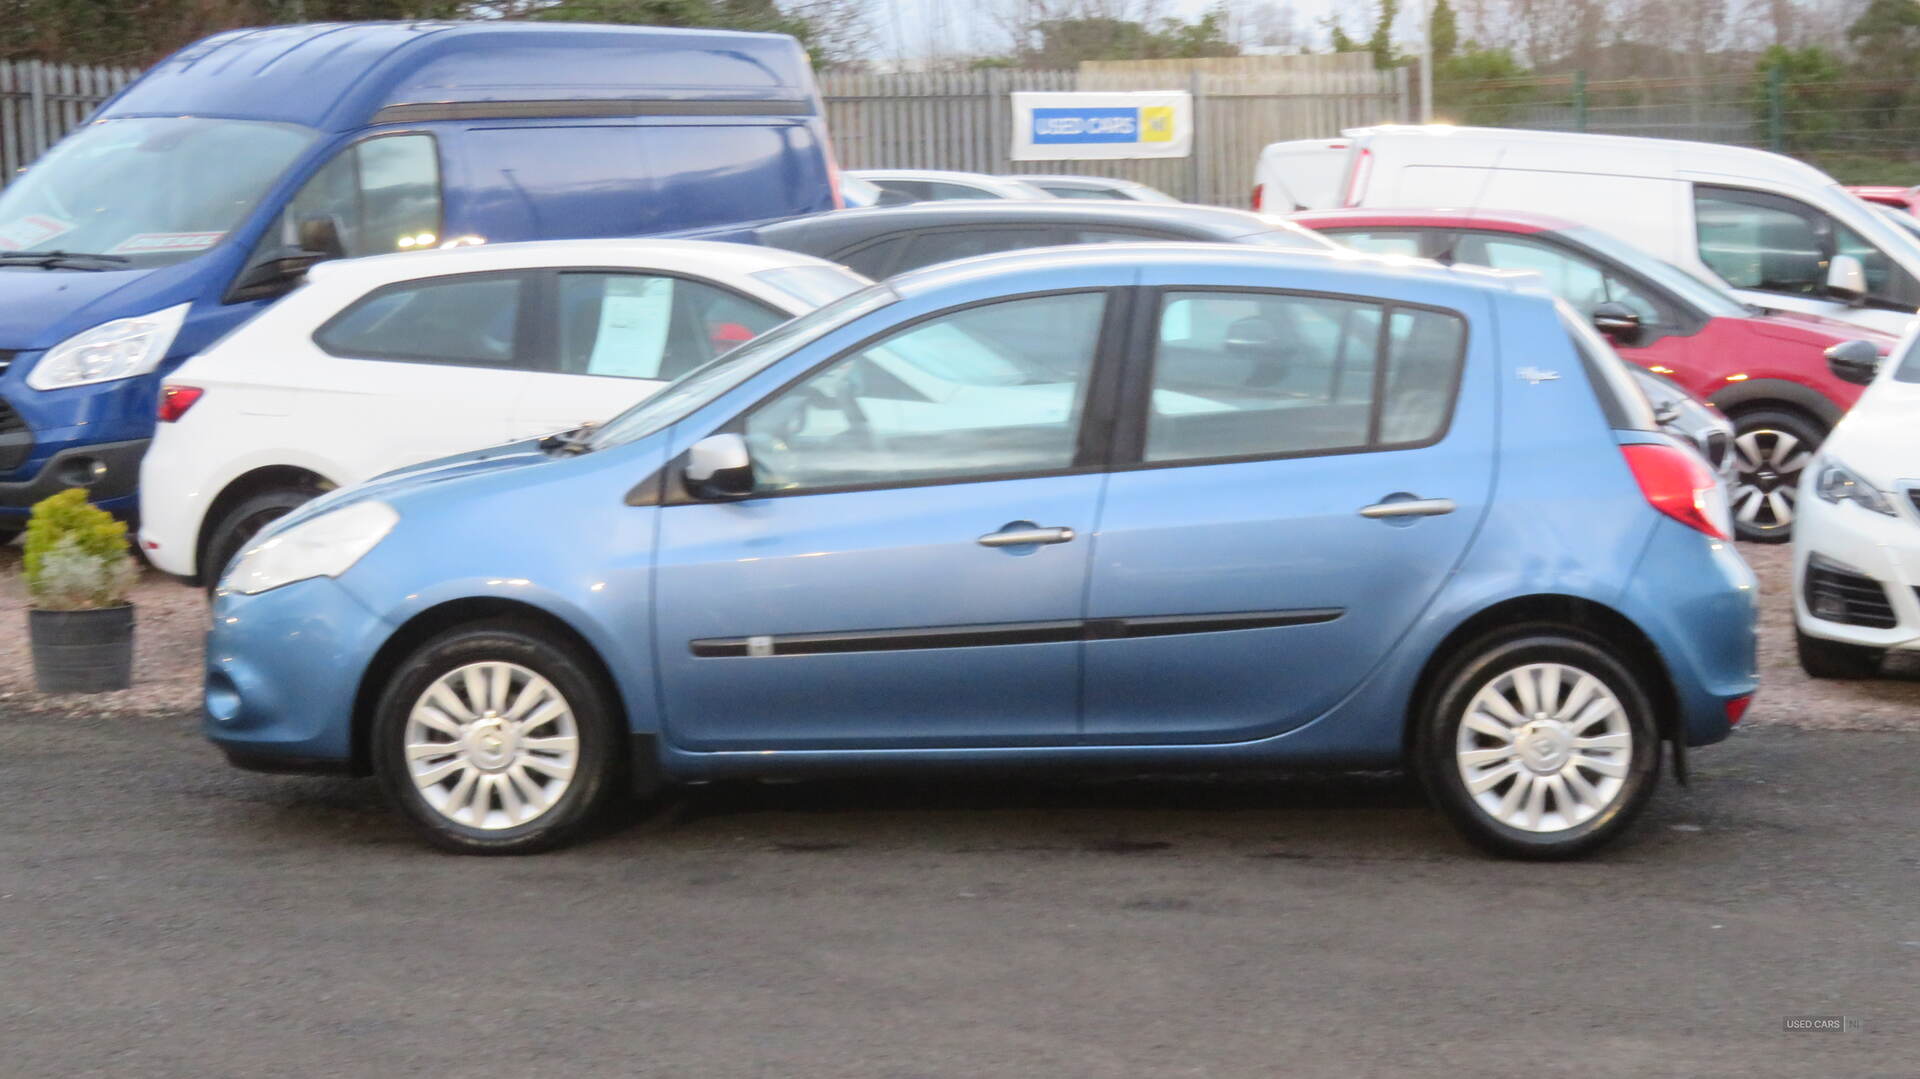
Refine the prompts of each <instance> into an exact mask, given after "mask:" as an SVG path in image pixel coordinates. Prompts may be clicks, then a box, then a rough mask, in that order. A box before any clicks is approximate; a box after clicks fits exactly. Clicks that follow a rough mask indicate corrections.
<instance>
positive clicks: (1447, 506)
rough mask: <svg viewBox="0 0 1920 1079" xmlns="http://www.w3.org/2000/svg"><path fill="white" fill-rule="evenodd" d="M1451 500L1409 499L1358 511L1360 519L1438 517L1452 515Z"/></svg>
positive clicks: (1367, 507)
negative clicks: (1444, 514) (1445, 514)
mask: <svg viewBox="0 0 1920 1079" xmlns="http://www.w3.org/2000/svg"><path fill="white" fill-rule="evenodd" d="M1454 509H1455V507H1454V504H1453V499H1451V498H1409V499H1406V500H1405V501H1402V502H1375V503H1374V504H1373V505H1371V506H1364V507H1362V508H1361V510H1360V516H1362V517H1438V516H1439V515H1441V514H1443V513H1452V512H1453V511H1454Z"/></svg>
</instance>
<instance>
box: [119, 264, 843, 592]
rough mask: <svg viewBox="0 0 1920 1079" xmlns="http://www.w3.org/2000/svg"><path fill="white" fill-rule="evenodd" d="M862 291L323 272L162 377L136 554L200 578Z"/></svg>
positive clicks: (760, 279) (737, 269)
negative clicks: (419, 477) (406, 471)
mask: <svg viewBox="0 0 1920 1079" xmlns="http://www.w3.org/2000/svg"><path fill="white" fill-rule="evenodd" d="M868 284H871V282H869V281H868V280H867V279H866V278H864V277H862V276H860V275H859V274H857V273H854V272H853V271H851V270H848V269H846V268H845V267H842V266H838V265H835V264H833V263H830V262H825V261H822V260H820V259H817V258H813V257H811V256H808V255H802V254H797V253H794V252H791V251H783V250H780V249H778V248H770V247H755V246H749V245H745V244H726V243H706V242H699V241H692V240H564V241H549V242H542V243H517V244H499V245H495V246H480V247H465V248H458V249H452V250H444V251H429V252H412V253H407V254H398V255H383V256H379V257H375V258H365V259H353V260H346V261H339V262H324V263H321V264H320V265H318V266H315V267H314V268H313V270H312V271H311V272H310V273H309V276H308V280H307V282H306V284H305V285H303V286H302V287H301V288H299V289H298V290H296V291H295V292H293V293H292V294H290V295H288V296H287V297H286V298H285V299H283V300H281V301H280V302H279V303H277V304H275V305H274V306H272V307H271V308H269V309H268V310H266V311H265V312H263V313H262V314H261V315H260V316H259V317H258V318H255V319H254V320H252V321H251V322H248V323H247V324H245V325H243V326H242V327H241V328H240V329H238V330H236V331H234V332H233V333H232V334H230V335H228V336H227V337H226V338H224V339H222V340H221V341H219V342H218V343H217V344H215V345H214V346H213V347H212V348H209V349H208V350H207V351H205V352H203V353H201V354H199V355H198V356H195V357H194V358H193V359H191V360H189V361H187V362H186V363H185V364H183V365H181V367H180V368H179V369H178V370H177V371H175V372H174V373H173V374H172V375H171V376H169V377H168V379H167V380H166V383H165V385H164V386H163V388H162V390H161V399H160V420H161V423H160V424H159V429H158V432H157V433H156V435H155V437H154V440H153V445H152V447H151V448H150V449H149V450H148V451H147V455H146V459H145V460H144V461H143V462H142V464H141V470H140V546H141V549H142V550H143V551H144V552H145V553H146V556H147V558H148V559H149V560H151V561H152V562H153V564H154V565H156V566H158V567H159V568H161V569H163V570H165V571H167V572H168V573H172V574H175V575H177V576H180V577H185V578H187V579H189V580H198V579H205V580H209V581H210V580H212V579H215V578H217V576H218V571H219V569H221V568H222V567H224V566H225V565H226V563H227V562H228V561H229V560H230V559H231V558H232V557H233V555H234V554H235V553H237V552H238V551H239V549H240V548H241V546H242V545H243V544H244V543H245V542H246V541H247V540H248V539H249V538H251V537H252V536H253V535H254V533H256V532H258V531H259V530H260V528H261V527H263V526H264V525H266V524H267V522H269V521H271V520H273V519H274V518H276V517H279V516H280V515H282V514H284V513H286V512H287V511H288V510H291V509H293V508H294V507H295V506H298V505H300V504H301V503H302V502H305V501H306V500H308V499H310V498H313V497H314V496H315V495H318V494H320V493H321V492H323V491H326V490H329V489H331V488H333V487H336V486H344V485H346V484H351V483H358V482H359V481H361V480H364V479H368V478H370V477H373V476H377V475H379V474H380V473H383V472H387V471H389V470H391V469H394V468H398V467H401V466H403V465H408V464H413V463H416V462H419V461H425V460H429V459H432V458H435V457H442V456H446V455H448V454H452V453H459V452H461V451H464V450H471V449H477V448H481V447H484V446H487V445H491V444H497V443H503V442H514V441H520V440H524V439H528V438H535V437H539V436H542V435H547V434H552V433H554V432H559V431H565V430H568V429H572V428H578V427H580V426H582V425H583V424H587V423H594V422H598V421H600V420H604V419H606V418H607V417H609V416H612V415H614V414H615V413H617V412H620V411H621V410H622V409H625V408H626V407H627V406H629V405H631V404H633V403H634V402H635V401H638V400H640V399H641V398H643V397H646V396H647V395H648V394H651V393H652V392H653V391H655V390H656V389H658V388H659V387H661V386H662V385H665V383H666V381H667V380H670V379H673V378H675V377H677V376H679V375H680V374H682V373H684V372H686V371H688V370H690V369H692V368H694V367H697V366H699V365H701V364H703V363H705V362H707V361H708V360H710V359H712V358H713V357H715V356H717V355H719V354H720V353H722V352H725V351H727V350H728V349H730V348H732V347H733V346H734V345H736V344H739V343H740V342H742V341H745V340H747V339H749V338H751V337H754V336H756V335H758V334H759V333H761V332H763V331H765V330H767V329H770V328H771V327H773V326H775V325H778V324H779V323H781V322H785V321H786V320H787V319H789V318H791V317H793V316H794V315H797V314H802V313H804V312H807V311H811V310H813V309H814V308H816V307H819V306H821V305H822V304H825V303H827V302H828V301H830V300H833V299H837V298H838V297H840V296H843V295H845V294H847V293H849V292H852V291H854V290H856V289H859V288H863V287H865V286H867V285H868Z"/></svg>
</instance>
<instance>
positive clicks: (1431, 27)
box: [1427, 0, 1460, 65]
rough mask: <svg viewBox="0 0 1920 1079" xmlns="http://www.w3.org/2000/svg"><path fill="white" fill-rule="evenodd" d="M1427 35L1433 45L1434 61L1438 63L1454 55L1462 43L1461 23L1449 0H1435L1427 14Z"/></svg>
mask: <svg viewBox="0 0 1920 1079" xmlns="http://www.w3.org/2000/svg"><path fill="white" fill-rule="evenodd" d="M1427 37H1428V40H1429V41H1431V42H1432V45H1433V62H1434V63H1435V64H1436V65H1438V64H1440V63H1442V62H1443V61H1445V60H1446V59H1447V58H1449V57H1451V56H1452V55H1453V50H1454V49H1456V48H1458V47H1459V45H1460V23H1459V20H1458V18H1457V17H1456V16H1455V15H1454V13H1453V5H1452V4H1449V3H1447V0H1434V5H1433V10H1432V11H1431V12H1430V13H1429V14H1428V15H1427Z"/></svg>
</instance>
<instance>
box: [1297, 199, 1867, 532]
mask: <svg viewBox="0 0 1920 1079" xmlns="http://www.w3.org/2000/svg"><path fill="white" fill-rule="evenodd" d="M1293 220H1295V221H1297V222H1299V223H1300V224H1302V225H1304V226H1306V227H1308V228H1311V229H1314V230H1316V231H1319V232H1321V233H1323V234H1325V235H1327V236H1331V237H1333V238H1335V239H1337V240H1339V241H1340V242H1342V243H1344V244H1347V245H1348V246H1350V247H1354V248H1357V249H1359V250H1362V251H1369V252H1373V253H1376V254H1398V255H1417V256H1420V257H1423V258H1441V259H1445V260H1449V261H1457V262H1465V263H1470V264H1472V265H1476V266H1491V267H1494V268H1497V269H1503V270H1530V271H1533V272H1535V273H1538V274H1540V275H1541V276H1542V277H1543V278H1545V280H1546V282H1547V286H1548V287H1549V288H1551V289H1552V290H1553V291H1554V293H1555V294H1556V295H1558V296H1560V298H1562V299H1564V300H1566V301H1567V302H1568V303H1570V304H1572V305H1573V306H1574V308H1575V309H1576V310H1578V311H1579V312H1580V313H1581V314H1583V315H1585V316H1587V317H1588V318H1591V319H1593V320H1594V322H1595V325H1596V326H1598V327H1599V328H1600V329H1601V330H1602V331H1603V332H1605V333H1606V334H1607V335H1608V337H1610V338H1611V339H1612V341H1613V344H1614V347H1615V348H1617V349H1618V350H1619V351H1620V355H1621V356H1622V357H1624V358H1626V359H1628V360H1631V361H1633V362H1634V363H1636V364H1638V365H1640V366H1642V367H1645V368H1647V369H1649V370H1651V371H1653V372H1654V373H1656V374H1661V375H1666V376H1668V377H1670V378H1672V379H1673V380H1674V381H1676V382H1678V383H1679V384H1680V385H1681V386H1682V387H1683V388H1685V390H1686V392H1688V393H1690V394H1693V395H1694V396H1696V397H1699V398H1702V399H1703V400H1706V401H1708V402H1709V403H1711V404H1712V405H1713V406H1714V407H1716V408H1718V409H1719V410H1720V411H1722V412H1723V413H1725V414H1726V415H1727V416H1728V417H1729V418H1730V419H1731V420H1732V421H1733V425H1734V429H1735V432H1736V433H1735V439H1734V446H1735V449H1736V456H1737V458H1738V465H1737V467H1738V476H1737V478H1736V479H1735V480H1734V482H1733V509H1734V524H1735V526H1736V527H1737V528H1738V529H1739V532H1740V538H1741V539H1745V540H1757V541H1762V542H1781V541H1784V540H1786V539H1787V538H1788V536H1789V535H1790V534H1791V533H1792V529H1793V512H1794V498H1795V492H1796V491H1797V490H1798V485H1799V481H1800V470H1801V469H1802V468H1803V467H1804V466H1805V464H1806V462H1807V461H1808V460H1809V459H1810V454H1811V452H1812V451H1813V450H1814V449H1815V448H1817V447H1818V446H1819V445H1820V440H1821V439H1822V438H1824V437H1826V433H1827V431H1828V430H1829V429H1830V428H1831V427H1832V426H1833V425H1834V423H1835V422H1837V421H1838V420H1839V419H1840V415H1841V413H1843V412H1845V411H1846V409H1847V408H1848V407H1850V406H1851V405H1852V404H1853V402H1854V401H1855V400H1856V399H1858V398H1859V396H1860V387H1859V386H1857V385H1854V384H1853V383H1850V382H1847V381H1844V380H1842V379H1840V378H1836V377H1835V376H1834V374H1833V372H1832V371H1831V370H1829V369H1828V365H1827V359H1826V350H1827V349H1828V348H1830V347H1832V346H1833V345H1837V344H1839V343H1841V342H1842V341H1848V340H1856V339H1857V340H1865V341H1869V342H1871V343H1872V345H1873V347H1874V348H1875V350H1876V351H1879V352H1886V351H1887V350H1889V349H1891V348H1892V347H1893V344H1894V342H1895V340H1896V338H1894V337H1893V336H1891V335H1888V334H1882V333H1878V332H1876V331H1874V330H1871V329H1867V328H1865V327H1862V326H1857V325H1854V324H1852V323H1844V322H1835V321H1833V320H1830V319H1823V318H1820V317H1818V316H1816V315H1807V314H1798V313H1794V312H1789V311H1768V310H1762V309H1758V308H1753V307H1749V306H1746V305H1744V304H1742V303H1740V302H1739V301H1738V300H1737V299H1735V298H1734V296H1733V295H1732V294H1730V293H1729V292H1727V291H1726V290H1725V289H1724V288H1722V287H1721V286H1720V284H1719V282H1718V281H1717V280H1707V279H1703V278H1700V277H1697V276H1695V275H1694V274H1692V273H1689V272H1687V271H1685V270H1682V269H1680V268H1679V267H1676V266H1673V265H1671V264H1669V263H1666V262H1663V261H1661V260H1660V259H1658V258H1656V257H1654V256H1653V255H1651V254H1649V253H1647V252H1646V251H1643V250H1641V249H1639V248H1637V247H1635V246H1633V245H1632V244H1629V243H1626V242H1624V241H1622V240H1618V239H1615V238H1614V237H1612V236H1610V235H1608V234H1606V233H1604V232H1601V231H1599V230H1598V229H1594V228H1589V227H1586V226H1583V225H1575V224H1573V223H1572V222H1570V221H1565V220H1561V219H1559V218H1554V217H1547V216H1545V215H1541V214H1528V213H1520V212H1517V211H1508V210H1482V211H1465V210H1371V209H1365V210H1328V211H1321V212H1317V213H1305V214H1297V215H1295V216H1294V217H1293Z"/></svg>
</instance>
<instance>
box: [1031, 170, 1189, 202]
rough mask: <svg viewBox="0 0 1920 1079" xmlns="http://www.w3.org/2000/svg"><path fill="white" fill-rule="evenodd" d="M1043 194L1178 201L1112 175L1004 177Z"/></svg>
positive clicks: (1082, 197) (1162, 193) (1156, 190)
mask: <svg viewBox="0 0 1920 1079" xmlns="http://www.w3.org/2000/svg"><path fill="white" fill-rule="evenodd" d="M1001 179H1003V180H1019V181H1020V182H1022V183H1026V184H1031V185H1033V186H1034V187H1037V188H1039V189H1040V190H1042V191H1045V192H1046V193H1047V194H1049V195H1052V196H1053V197H1054V198H1056V199H1113V200H1117V201H1120V202H1179V201H1180V200H1179V199H1176V198H1174V197H1173V196H1172V195H1169V194H1167V193H1166V192H1165V191H1162V190H1160V189H1159V188H1155V187H1148V186H1147V185H1146V184H1142V183H1135V182H1134V181H1132V180H1120V179H1116V178H1114V177H1111V176H1024V175H1022V176H1003V177H1001Z"/></svg>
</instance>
